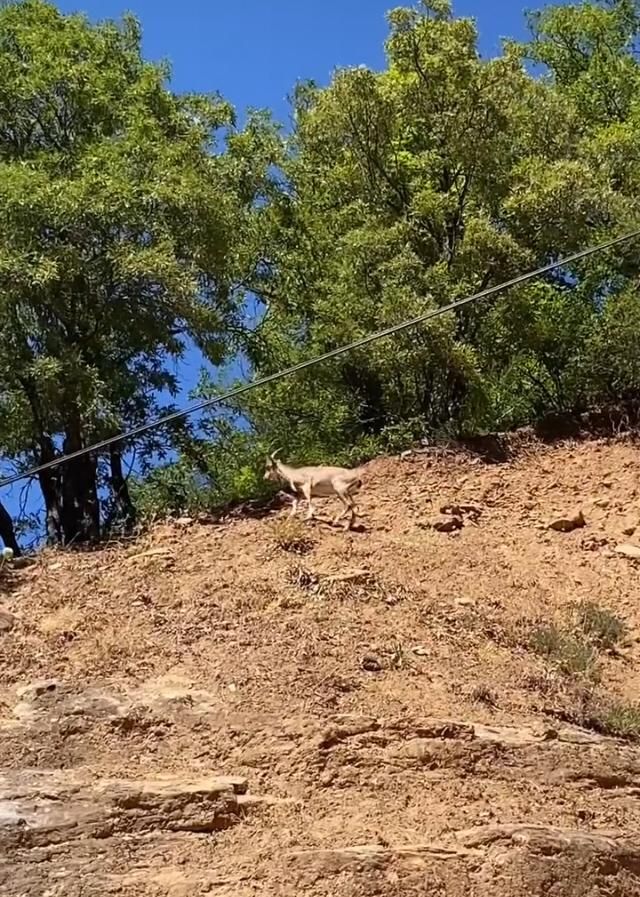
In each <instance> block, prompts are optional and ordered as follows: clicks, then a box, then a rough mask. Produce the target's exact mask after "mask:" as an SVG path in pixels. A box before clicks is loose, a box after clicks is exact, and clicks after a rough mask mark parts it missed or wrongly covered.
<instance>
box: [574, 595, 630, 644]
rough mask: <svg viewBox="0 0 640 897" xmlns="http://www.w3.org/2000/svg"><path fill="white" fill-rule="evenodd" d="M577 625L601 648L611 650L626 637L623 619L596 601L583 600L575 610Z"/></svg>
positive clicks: (586, 636)
mask: <svg viewBox="0 0 640 897" xmlns="http://www.w3.org/2000/svg"><path fill="white" fill-rule="evenodd" d="M575 627H576V630H577V631H580V632H581V633H583V634H584V636H585V638H587V639H588V640H589V641H590V642H591V643H592V644H593V645H595V646H597V647H598V648H599V649H600V650H604V651H609V650H611V649H613V648H614V647H615V646H616V645H618V644H620V642H621V641H622V640H623V639H624V637H625V635H626V632H627V627H626V625H625V623H624V621H623V620H621V619H620V618H619V617H617V616H616V615H615V614H614V613H612V612H611V611H610V610H607V609H606V608H603V607H600V606H599V605H598V604H596V603H595V601H581V602H580V603H579V604H578V605H577V607H576V610H575Z"/></svg>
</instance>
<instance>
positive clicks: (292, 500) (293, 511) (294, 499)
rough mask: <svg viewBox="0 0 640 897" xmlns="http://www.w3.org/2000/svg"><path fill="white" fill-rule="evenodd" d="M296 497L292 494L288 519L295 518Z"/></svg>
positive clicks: (296, 508)
mask: <svg viewBox="0 0 640 897" xmlns="http://www.w3.org/2000/svg"><path fill="white" fill-rule="evenodd" d="M298 504H299V502H298V496H297V495H296V494H295V493H294V496H293V498H292V499H291V510H290V511H289V517H295V516H296V511H297V510H298Z"/></svg>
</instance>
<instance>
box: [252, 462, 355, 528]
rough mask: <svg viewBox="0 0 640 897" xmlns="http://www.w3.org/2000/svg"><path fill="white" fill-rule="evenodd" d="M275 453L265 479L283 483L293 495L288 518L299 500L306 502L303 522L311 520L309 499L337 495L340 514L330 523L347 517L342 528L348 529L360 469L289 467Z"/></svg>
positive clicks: (352, 512) (353, 519) (311, 509)
mask: <svg viewBox="0 0 640 897" xmlns="http://www.w3.org/2000/svg"><path fill="white" fill-rule="evenodd" d="M277 454H278V452H274V453H273V454H272V455H270V457H269V458H267V469H266V472H265V475H264V478H265V480H272V481H273V482H276V483H277V482H281V483H286V484H287V485H288V486H289V487H290V489H291V491H292V492H293V506H292V508H291V516H292V517H293V515H294V514H295V513H296V511H297V510H298V504H299V502H300V498H301V497H302V498H304V499H306V501H307V518H306V519H307V520H311V519H312V518H313V505H312V504H311V499H312V498H324V497H328V496H330V495H337V496H338V498H339V499H340V501H341V502H342V504H343V505H344V508H343V510H342V513H341V514H338V516H337V517H335V519H334V521H333V522H334V523H337V522H338V521H339V520H342V518H343V517H345V516H346V515H347V514H349V521H348V523H347V526H346V529H351V527H352V526H353V524H354V522H355V519H356V513H357V508H356V505H355V502H354V500H353V496H354V495H355V494H356V493H357V492H359V491H360V489H361V487H362V477H361V472H360V470H347V469H346V468H344V467H324V466H319V467H289V465H288V464H283V463H282V461H280V459H279V458H277V457H276V456H277Z"/></svg>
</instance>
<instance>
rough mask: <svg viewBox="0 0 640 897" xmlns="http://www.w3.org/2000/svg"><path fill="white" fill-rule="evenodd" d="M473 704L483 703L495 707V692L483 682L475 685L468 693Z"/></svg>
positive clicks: (496, 700) (496, 704)
mask: <svg viewBox="0 0 640 897" xmlns="http://www.w3.org/2000/svg"><path fill="white" fill-rule="evenodd" d="M469 697H470V698H471V700H472V701H473V703H474V704H484V706H485V707H497V706H498V699H497V697H496V694H495V692H494V691H493V689H492V688H490V687H489V686H488V685H487V684H486V683H485V682H479V683H478V684H477V685H475V686H474V687H473V689H472V691H471V694H470V695H469Z"/></svg>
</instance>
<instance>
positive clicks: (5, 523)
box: [0, 502, 22, 558]
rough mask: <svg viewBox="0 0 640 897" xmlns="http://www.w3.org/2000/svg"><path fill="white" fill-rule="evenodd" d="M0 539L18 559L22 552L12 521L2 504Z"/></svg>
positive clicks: (0, 503)
mask: <svg viewBox="0 0 640 897" xmlns="http://www.w3.org/2000/svg"><path fill="white" fill-rule="evenodd" d="M0 539H2V541H3V542H4V544H5V546H6V547H7V548H11V549H12V550H13V554H14V557H17V558H19V557H20V555H21V554H22V552H21V551H20V546H19V545H18V541H17V539H16V534H15V531H14V529H13V521H12V520H11V517H10V515H9V512H8V511H7V509H6V508H5V506H4V505H3V504H2V502H0Z"/></svg>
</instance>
